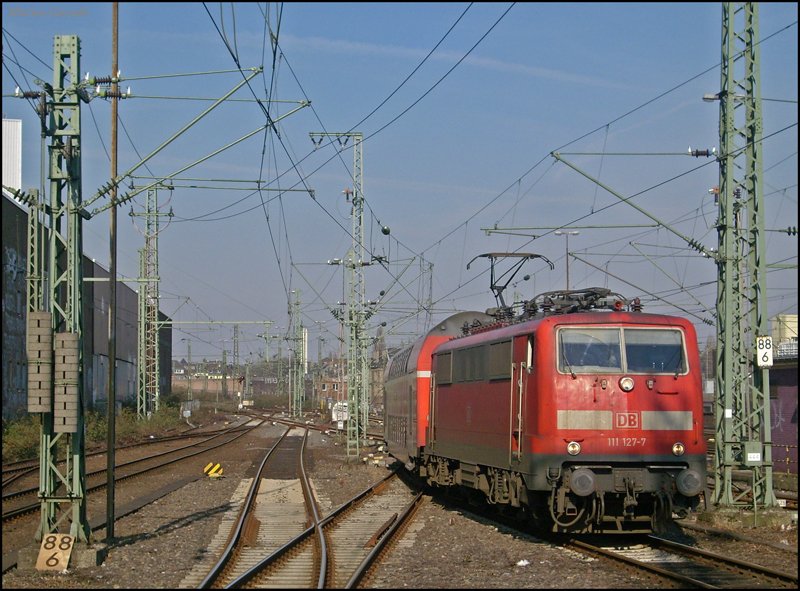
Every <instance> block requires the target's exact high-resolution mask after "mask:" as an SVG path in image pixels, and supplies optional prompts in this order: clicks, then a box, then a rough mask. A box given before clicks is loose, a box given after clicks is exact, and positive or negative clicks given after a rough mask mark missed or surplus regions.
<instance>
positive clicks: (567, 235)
mask: <svg viewBox="0 0 800 591" xmlns="http://www.w3.org/2000/svg"><path fill="white" fill-rule="evenodd" d="M553 233H554V234H555V235H556V236H565V237H566V239H567V245H566V251H565V252H566V259H567V291H569V237H570V236H577V235H578V234H580V232H579V231H578V230H570V231H569V232H562V231H561V230H556V231H555V232H553Z"/></svg>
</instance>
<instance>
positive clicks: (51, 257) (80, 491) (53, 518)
mask: <svg viewBox="0 0 800 591" xmlns="http://www.w3.org/2000/svg"><path fill="white" fill-rule="evenodd" d="M38 83H39V84H41V86H42V87H43V89H44V90H43V91H42V92H41V93H38V94H39V97H40V106H39V115H40V117H41V122H42V149H43V150H44V148H45V143H46V139H47V138H50V143H49V145H48V146H47V150H48V157H49V158H48V159H49V170H48V173H47V176H48V178H49V179H50V205H49V207H47V206H45V205H44V203H43V200H44V195H43V194H42V196H41V197H42V201H40V200H39V199H38V196H37V198H34V199H32V200H31V203H30V205H31V207H30V210H29V231H28V248H27V251H28V277H27V291H28V294H27V297H28V306H27V312H28V327H27V337H26V341H27V345H26V346H27V357H28V388H29V391H28V411H29V412H32V413H37V414H39V416H40V420H41V429H40V445H39V498H40V500H41V519H40V524H39V528H38V530H37V532H36V535H35V538H36V540H41V539H42V538H43V536H45V535H46V534H48V533H57V532H58V531H59V529H60V527H61V526H62V524H64V523H65V522H69V532H70V535H72V536H73V537H74V538H75V539H77V540H78V541H80V542H86V543H88V542H89V541H90V539H91V529H90V527H89V521H88V518H87V516H86V466H85V457H84V445H85V442H84V415H83V411H84V388H83V316H82V312H83V308H82V290H83V266H82V252H83V248H82V245H83V230H82V217H81V215H80V210H81V201H82V192H81V117H80V101H81V100H88V98H87V97H88V95H87V94H86V91H85V89H84V87H83V85H82V83H81V77H80V40H79V39H78V37H77V36H75V35H56V36H55V37H54V39H53V82H52V85H51V84H48V83H46V82H42V81H38ZM48 114H49V118H48ZM42 168H43V169H44V157H43V163H42ZM42 176H43V177H44V170H42ZM42 183H43V184H44V178H43V180H42ZM45 216H48V217H49V226H48V227H45V225H44V223H43V222H44V217H45ZM62 438H64V439H66V450H67V451H66V458H65V460H66V461H62V460H60V459H59V458H58V448H59V447H60V446H59V444H60V443H61V440H62ZM61 505H67V506H68V509H67V510H66V511H61V510H60V508H61Z"/></svg>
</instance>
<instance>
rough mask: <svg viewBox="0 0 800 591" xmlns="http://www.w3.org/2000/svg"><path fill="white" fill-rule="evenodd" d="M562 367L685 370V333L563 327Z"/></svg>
mask: <svg viewBox="0 0 800 591" xmlns="http://www.w3.org/2000/svg"><path fill="white" fill-rule="evenodd" d="M558 369H559V371H562V372H565V373H671V374H676V375H677V374H679V373H685V372H686V356H685V355H684V352H683V338H682V334H681V332H680V331H679V330H675V329H659V328H595V327H581V328H578V327H574V328H573V327H569V328H562V329H560V330H559V331H558Z"/></svg>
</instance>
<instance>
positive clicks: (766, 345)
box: [756, 337, 772, 367]
mask: <svg viewBox="0 0 800 591" xmlns="http://www.w3.org/2000/svg"><path fill="white" fill-rule="evenodd" d="M756 363H757V364H758V367H772V337H758V338H756Z"/></svg>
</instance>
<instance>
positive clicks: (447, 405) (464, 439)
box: [384, 288, 706, 533]
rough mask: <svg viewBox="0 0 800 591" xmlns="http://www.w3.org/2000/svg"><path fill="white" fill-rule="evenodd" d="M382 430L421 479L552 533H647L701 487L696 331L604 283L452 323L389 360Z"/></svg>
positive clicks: (695, 497)
mask: <svg viewBox="0 0 800 591" xmlns="http://www.w3.org/2000/svg"><path fill="white" fill-rule="evenodd" d="M626 308H627V309H626ZM501 312H502V310H501ZM384 425H385V431H386V432H385V438H386V442H387V444H388V448H389V452H390V453H391V454H392V455H393V456H394V457H396V458H398V459H400V460H402V461H403V462H404V463H405V464H406V466H407V468H409V469H410V470H412V471H413V472H414V473H415V474H417V475H418V476H420V477H422V478H424V479H425V480H426V481H427V482H428V483H429V484H431V485H436V486H455V487H460V490H463V491H465V492H468V493H469V494H472V495H476V496H478V497H479V498H481V499H483V500H485V501H486V502H488V503H490V504H497V505H504V506H506V507H509V508H518V509H519V510H520V511H522V512H523V513H524V514H525V515H526V517H529V518H530V519H532V520H533V521H535V522H536V523H537V524H538V525H539V526H544V527H546V528H548V529H550V530H551V531H554V532H569V533H645V532H651V531H658V530H659V529H661V528H662V527H663V526H664V525H666V524H667V523H668V522H669V521H670V520H671V519H673V517H674V516H677V517H683V516H685V515H686V514H687V513H688V512H689V511H690V510H693V509H695V508H696V507H697V506H698V504H699V502H700V498H701V495H702V494H703V493H704V492H705V483H706V444H705V441H704V439H703V397H702V389H701V377H700V361H699V354H698V350H697V338H696V334H695V331H694V327H693V326H692V325H691V323H690V322H688V321H687V320H685V319H683V318H679V317H674V316H666V315H656V314H645V313H642V312H641V306H640V305H639V304H638V300H635V301H634V302H633V303H632V304H631V305H628V304H627V302H626V301H625V300H624V298H622V297H621V296H617V295H616V294H612V293H611V292H610V291H609V290H607V289H603V288H591V289H587V290H573V291H564V292H549V293H547V294H542V295H541V296H537V298H534V300H531V301H530V302H528V303H527V304H526V309H525V311H524V312H523V314H521V315H520V316H518V317H513V316H510V315H508V314H506V315H505V316H504V317H502V316H501V317H498V316H490V315H487V314H482V313H479V312H473V313H469V312H461V313H459V314H456V315H454V316H451V317H450V318H448V319H447V320H445V321H444V322H442V323H440V324H439V325H437V326H436V327H435V328H433V329H432V330H431V331H430V332H428V334H426V335H425V336H423V337H422V338H420V339H419V340H418V341H417V342H416V343H414V345H412V346H411V347H409V348H407V349H405V350H403V351H401V352H400V353H399V354H397V355H395V356H394V357H393V358H392V359H391V360H390V362H389V365H388V366H387V369H386V380H385V420H384Z"/></svg>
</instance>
